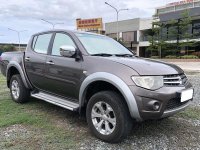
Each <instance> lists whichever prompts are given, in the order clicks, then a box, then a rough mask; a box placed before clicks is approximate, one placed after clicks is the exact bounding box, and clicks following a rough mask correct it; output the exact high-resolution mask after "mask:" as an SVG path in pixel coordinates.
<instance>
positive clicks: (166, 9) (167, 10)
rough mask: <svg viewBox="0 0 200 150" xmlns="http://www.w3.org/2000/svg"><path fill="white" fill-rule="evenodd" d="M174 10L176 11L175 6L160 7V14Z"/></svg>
mask: <svg viewBox="0 0 200 150" xmlns="http://www.w3.org/2000/svg"><path fill="white" fill-rule="evenodd" d="M172 11H174V6H171V7H167V8H162V9H158V14H164V13H168V12H172Z"/></svg>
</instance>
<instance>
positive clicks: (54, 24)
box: [41, 19, 64, 29]
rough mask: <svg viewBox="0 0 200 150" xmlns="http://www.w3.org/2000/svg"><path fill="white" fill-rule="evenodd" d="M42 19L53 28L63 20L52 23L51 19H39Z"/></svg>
mask: <svg viewBox="0 0 200 150" xmlns="http://www.w3.org/2000/svg"><path fill="white" fill-rule="evenodd" d="M41 20H42V21H44V22H47V23H49V24H50V25H52V28H53V29H54V28H55V26H56V25H58V24H64V23H63V22H58V23H54V22H51V21H48V20H45V19H41Z"/></svg>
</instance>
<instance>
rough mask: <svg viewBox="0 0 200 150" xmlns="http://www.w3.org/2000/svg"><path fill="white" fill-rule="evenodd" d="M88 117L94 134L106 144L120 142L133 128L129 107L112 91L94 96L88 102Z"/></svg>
mask: <svg viewBox="0 0 200 150" xmlns="http://www.w3.org/2000/svg"><path fill="white" fill-rule="evenodd" d="M86 117H87V122H88V125H89V128H90V129H91V131H92V133H93V134H94V135H95V136H96V137H98V138H99V139H101V140H103V141H106V142H112V143H116V142H120V141H121V140H123V138H125V137H126V136H127V135H128V133H129V131H130V130H131V127H132V119H131V117H130V114H129V111H128V109H127V106H126V105H125V104H124V102H123V99H122V98H121V96H119V95H118V94H117V93H115V92H112V91H104V92H99V93H96V94H94V95H93V96H92V97H91V98H90V100H89V102H88V105H87V111H86Z"/></svg>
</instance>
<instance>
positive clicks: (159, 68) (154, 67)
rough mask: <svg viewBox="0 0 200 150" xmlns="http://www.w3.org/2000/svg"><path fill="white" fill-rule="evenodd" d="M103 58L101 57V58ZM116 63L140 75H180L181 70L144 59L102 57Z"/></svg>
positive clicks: (171, 65) (163, 63)
mask: <svg viewBox="0 0 200 150" xmlns="http://www.w3.org/2000/svg"><path fill="white" fill-rule="evenodd" d="M102 58H103V57H102ZM104 58H105V59H109V60H111V61H114V62H116V63H120V64H123V65H126V66H127V67H130V68H132V69H134V70H135V71H136V72H138V74H140V75H169V74H181V73H183V70H182V69H181V68H180V67H178V66H176V65H174V64H171V63H166V62H162V61H156V60H152V59H144V58H137V57H133V58H127V57H125V58H124V57H104Z"/></svg>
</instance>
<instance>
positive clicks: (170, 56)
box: [165, 55, 177, 59]
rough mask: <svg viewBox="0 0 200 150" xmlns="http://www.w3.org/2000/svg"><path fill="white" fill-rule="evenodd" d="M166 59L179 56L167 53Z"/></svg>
mask: <svg viewBox="0 0 200 150" xmlns="http://www.w3.org/2000/svg"><path fill="white" fill-rule="evenodd" d="M165 58H166V59H176V58H177V57H176V56H175V55H167V56H165Z"/></svg>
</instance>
